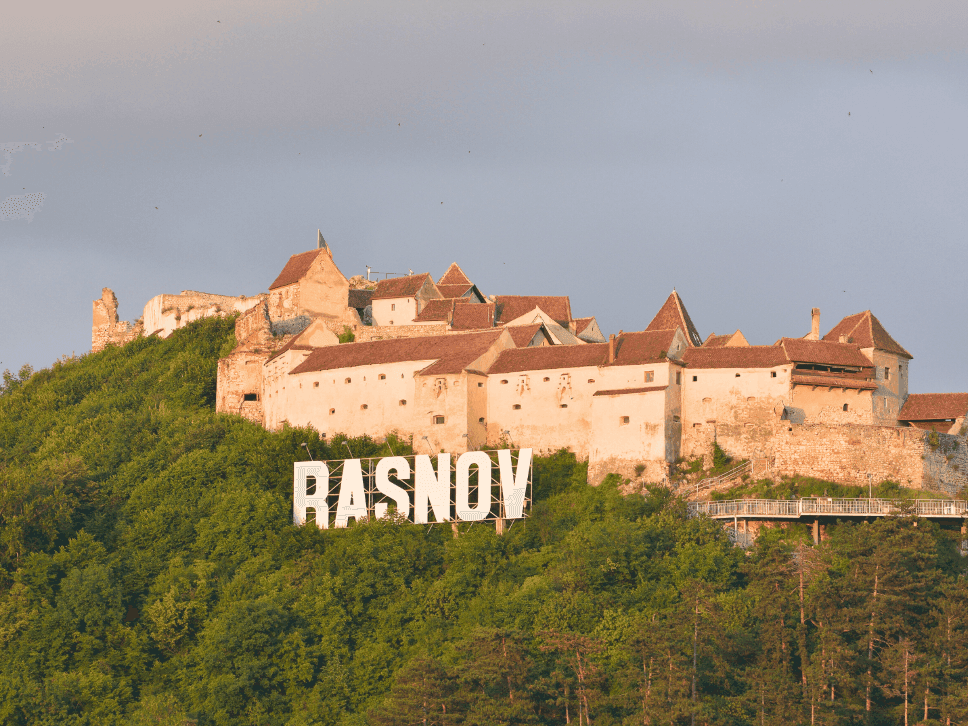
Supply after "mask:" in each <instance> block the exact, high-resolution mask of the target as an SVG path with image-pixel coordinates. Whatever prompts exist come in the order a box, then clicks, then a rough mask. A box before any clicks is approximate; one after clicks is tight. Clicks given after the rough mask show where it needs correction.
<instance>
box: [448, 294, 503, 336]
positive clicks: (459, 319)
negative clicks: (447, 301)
mask: <svg viewBox="0 0 968 726" xmlns="http://www.w3.org/2000/svg"><path fill="white" fill-rule="evenodd" d="M455 302H456V301H455ZM493 327H494V303H483V304H482V303H474V304H468V305H454V314H453V319H452V320H451V328H452V329H453V330H483V329H485V328H493Z"/></svg>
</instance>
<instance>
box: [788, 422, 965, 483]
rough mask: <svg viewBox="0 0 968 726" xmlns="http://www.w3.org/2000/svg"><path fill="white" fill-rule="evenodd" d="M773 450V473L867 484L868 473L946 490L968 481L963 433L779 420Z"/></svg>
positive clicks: (875, 479)
mask: <svg viewBox="0 0 968 726" xmlns="http://www.w3.org/2000/svg"><path fill="white" fill-rule="evenodd" d="M780 423H781V424H785V423H786V422H780ZM773 455H774V459H773V473H774V475H781V476H793V475H796V474H800V475H806V476H813V477H817V478H819V479H829V480H830V481H835V482H843V483H850V484H867V482H868V476H867V475H868V474H871V475H872V479H873V482H874V483H875V484H877V483H878V482H881V481H885V480H891V481H896V482H898V483H899V484H901V485H902V486H909V487H913V488H915V489H931V490H934V491H943V492H947V493H949V494H954V493H956V492H957V491H958V490H959V489H960V488H961V487H963V486H965V485H966V484H968V446H966V440H965V437H964V436H952V435H950V434H940V433H939V434H934V433H933V432H930V431H921V430H919V429H914V428H909V427H902V428H896V427H891V426H856V425H850V424H847V425H839V426H838V425H827V424H803V425H779V426H778V427H777V431H776V435H775V436H774V440H773Z"/></svg>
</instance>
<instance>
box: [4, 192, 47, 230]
mask: <svg viewBox="0 0 968 726" xmlns="http://www.w3.org/2000/svg"><path fill="white" fill-rule="evenodd" d="M46 198H47V195H46V194H44V193H43V192H33V193H31V194H20V195H18V196H14V197H7V198H6V199H4V200H3V202H0V221H4V222H9V221H10V220H12V219H26V220H27V222H28V223H30V222H33V221H34V212H36V211H37V210H38V209H40V208H41V207H42V206H44V200H45V199H46Z"/></svg>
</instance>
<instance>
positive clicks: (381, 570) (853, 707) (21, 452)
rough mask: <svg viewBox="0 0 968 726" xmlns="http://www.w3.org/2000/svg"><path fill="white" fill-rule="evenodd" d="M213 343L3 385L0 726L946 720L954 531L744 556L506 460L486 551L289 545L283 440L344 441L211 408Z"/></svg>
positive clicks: (789, 544) (204, 326) (651, 499)
mask: <svg viewBox="0 0 968 726" xmlns="http://www.w3.org/2000/svg"><path fill="white" fill-rule="evenodd" d="M232 344H233V325H232V321H230V320H218V319H207V320H203V321H200V322H198V323H194V324H192V325H191V326H189V327H187V328H185V329H183V330H180V331H178V332H176V333H175V334H174V335H173V336H172V337H171V338H169V339H167V340H158V339H155V338H147V339H139V340H136V341H134V342H132V343H130V344H128V345H127V346H125V347H124V348H109V349H107V350H105V351H103V352H102V353H98V354H96V355H89V356H85V357H83V358H80V359H76V360H65V361H63V362H61V363H58V364H56V365H55V366H53V367H52V368H51V369H49V370H44V371H40V372H38V373H35V374H33V375H32V376H31V375H29V371H24V372H23V375H19V376H13V375H8V376H6V377H5V380H4V384H3V390H2V393H0V527H2V529H0V722H2V723H3V724H9V725H20V724H51V725H57V726H65V725H72V724H98V725H110V724H139V725H147V724H170V725H175V724H179V725H181V724H189V723H196V724H199V725H202V724H206V725H207V724H219V725H223V724H224V725H226V726H228V725H229V724H231V725H235V724H259V725H272V724H280V725H281V724H294V725H295V724H300V725H303V724H305V725H309V724H334V725H335V724H344V725H346V726H350V725H360V726H362V725H363V724H480V725H482V726H483V725H484V724H488V725H490V724H564V723H576V724H586V723H587V724H660V723H662V724H688V723H691V722H693V720H694V722H695V723H697V724H750V725H752V724H784V725H789V724H849V723H856V724H900V723H905V724H915V723H955V724H957V723H966V721H968V685H966V675H968V583H966V580H965V577H964V573H965V559H964V558H962V557H961V555H960V554H959V553H958V544H959V539H960V535H959V534H958V532H957V531H944V530H942V529H940V528H939V527H938V526H937V525H935V524H932V523H930V522H925V521H917V522H915V521H913V520H911V519H900V518H899V519H887V520H881V521H878V522H875V523H873V524H864V523H858V524H845V525H841V526H837V527H831V528H829V532H830V538H829V540H828V541H826V542H824V543H823V544H822V545H820V546H818V547H814V546H813V545H812V543H811V541H810V539H809V537H808V536H807V534H806V532H805V530H804V531H800V530H797V529H788V530H784V531H782V532H780V531H778V530H772V531H769V532H767V533H766V534H764V535H762V536H761V537H760V538H759V540H758V542H757V545H756V546H755V547H754V548H753V549H751V550H749V551H744V550H742V549H738V548H734V547H732V546H731V545H730V543H729V541H728V539H727V537H726V535H725V533H724V531H723V529H722V527H721V526H720V525H719V524H717V523H714V522H710V521H708V520H696V519H693V520H690V519H687V518H686V516H685V507H684V505H683V504H682V503H681V502H680V501H678V500H677V499H675V498H673V497H672V496H671V495H669V494H668V493H667V492H666V491H664V490H662V489H659V488H651V489H649V490H648V491H646V492H645V493H644V494H642V495H639V494H633V495H630V496H627V497H625V496H622V495H621V494H620V493H619V491H618V488H617V486H616V482H615V481H614V480H613V479H608V480H606V482H605V483H604V484H603V485H602V486H600V487H598V488H592V487H589V486H588V485H587V484H586V483H585V470H584V467H583V465H581V464H579V463H577V462H575V460H574V458H573V457H572V456H571V455H569V454H568V453H567V452H559V453H558V454H556V455H554V456H551V457H547V458H539V459H537V460H536V463H535V496H536V503H535V506H534V508H533V512H532V516H531V518H530V519H528V520H527V521H525V522H519V523H516V524H515V525H514V526H513V527H511V529H510V531H509V532H507V533H506V534H505V535H504V536H503V537H498V536H497V535H495V533H494V528H493V525H491V526H488V525H485V524H479V525H474V526H468V525H462V527H461V530H460V535H459V536H458V537H457V538H455V537H454V536H453V533H452V532H451V529H450V527H449V526H433V527H427V526H416V525H410V524H406V523H391V522H385V521H384V522H374V523H369V524H363V525H355V526H352V527H350V528H349V529H346V530H330V531H325V532H324V531H319V530H317V529H315V528H313V527H303V528H297V527H294V526H293V525H292V524H291V487H292V483H291V477H292V462H293V461H294V460H302V459H304V458H305V454H304V453H303V452H302V451H301V449H300V444H301V443H303V442H307V443H308V445H309V449H310V451H311V452H312V455H313V456H314V458H316V459H325V458H342V456H343V454H345V447H344V446H343V443H344V442H343V440H342V439H339V438H336V439H334V440H332V441H330V442H329V443H328V444H327V443H325V442H321V441H320V440H319V438H318V436H317V435H316V434H315V433H314V432H312V431H307V430H301V429H285V430H283V431H280V432H277V433H269V432H266V431H264V430H262V429H261V428H260V427H259V426H256V425H253V424H250V423H248V422H246V421H244V420H242V419H240V418H237V417H232V416H225V415H216V414H215V413H214V406H213V398H214V392H215V368H216V360H217V358H218V356H219V353H220V351H224V350H228V349H229V348H230V347H231V345H232ZM348 443H349V446H350V448H351V450H352V452H353V453H354V455H356V456H370V455H379V454H382V453H387V452H385V451H383V450H382V449H381V447H380V446H379V445H377V444H375V443H373V442H372V441H369V440H353V441H350V442H348ZM394 449H395V452H396V453H397V454H400V453H401V449H406V443H405V442H397V443H396V444H395V445H394Z"/></svg>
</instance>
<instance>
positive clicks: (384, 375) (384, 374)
mask: <svg viewBox="0 0 968 726" xmlns="http://www.w3.org/2000/svg"><path fill="white" fill-rule="evenodd" d="M379 378H380V380H381V381H385V380H386V379H387V376H386V373H381V374H380V375H379Z"/></svg>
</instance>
